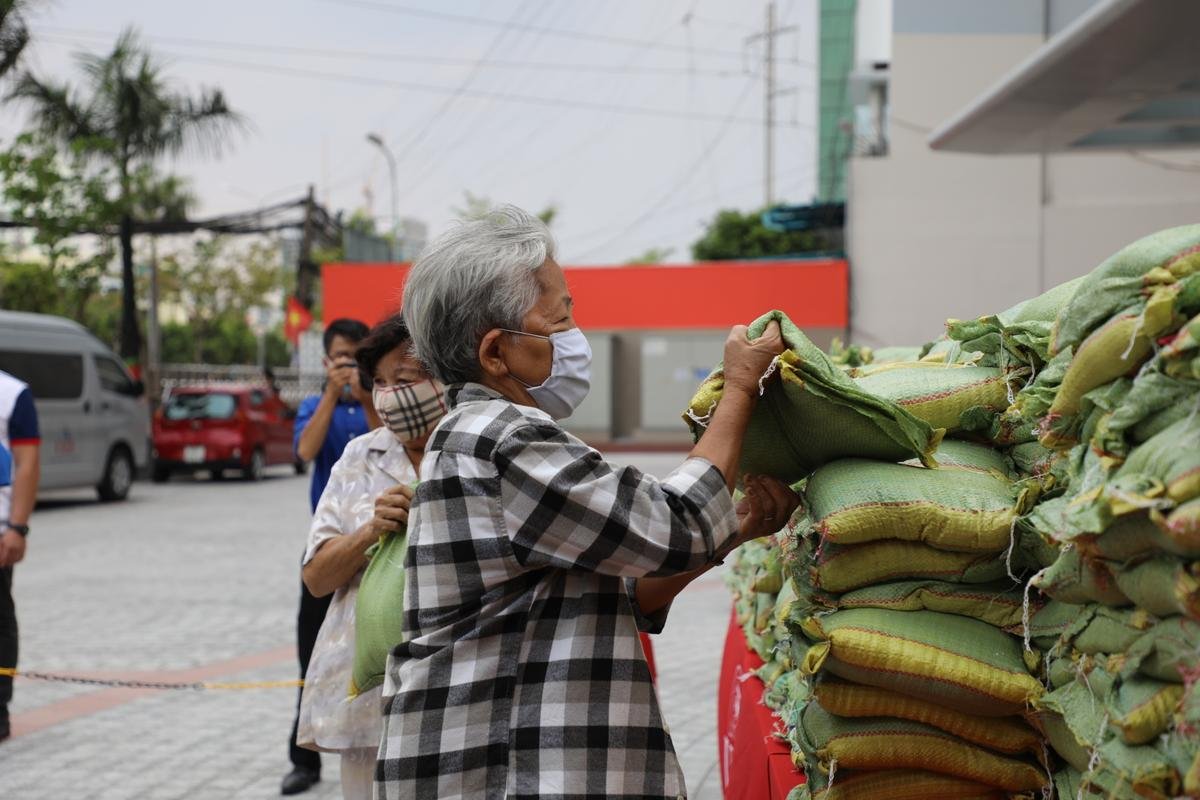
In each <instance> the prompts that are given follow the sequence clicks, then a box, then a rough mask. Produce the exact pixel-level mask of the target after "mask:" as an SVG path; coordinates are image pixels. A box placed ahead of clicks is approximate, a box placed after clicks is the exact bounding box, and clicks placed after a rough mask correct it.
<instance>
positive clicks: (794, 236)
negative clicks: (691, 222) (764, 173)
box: [692, 209, 824, 261]
mask: <svg viewBox="0 0 1200 800" xmlns="http://www.w3.org/2000/svg"><path fill="white" fill-rule="evenodd" d="M823 247H824V243H823V242H822V240H821V238H820V237H819V236H817V235H815V234H813V233H809V232H806V231H789V232H784V233H780V232H778V231H772V230H769V229H768V228H767V227H766V226H765V225H763V224H762V210H761V209H760V210H757V211H750V212H744V211H737V210H735V209H725V210H722V211H718V212H717V215H716V216H715V217H714V218H713V220H712V221H711V222H710V223H708V228H707V229H706V230H705V232H704V235H703V236H702V237H700V239H699V240H697V241H696V242H695V243H694V244H693V245H692V257H693V258H694V259H696V260H697V261H725V260H730V259H740V258H770V257H772V256H790V255H800V254H802V253H811V252H814V251H819V250H821V249H823Z"/></svg>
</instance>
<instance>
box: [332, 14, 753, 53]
mask: <svg viewBox="0 0 1200 800" xmlns="http://www.w3.org/2000/svg"><path fill="white" fill-rule="evenodd" d="M322 2H325V3H331V4H333V5H339V6H352V7H356V8H365V9H371V10H373V11H385V12H388V13H391V14H404V15H408V16H416V17H425V18H427V19H438V20H444V21H447V22H456V23H462V24H467V25H484V26H504V25H505V23H504V21H503V20H498V19H492V18H489V17H472V16H469V15H466V14H452V13H449V12H445V11H434V10H432V9H427V8H413V7H412V6H401V5H396V4H393V3H384V2H379V0H322ZM521 27H524V28H525V29H526V30H530V31H533V32H535V33H536V32H543V33H546V34H549V35H551V36H559V37H563V38H569V39H577V40H579V41H585V42H597V43H601V44H613V45H621V46H623V47H637V48H642V49H647V50H663V51H675V52H679V51H681V50H683V49H684V48H682V47H680V46H678V45H669V44H664V43H662V42H656V41H654V40H652V39H630V38H628V37H624V36H612V35H610V34H605V33H591V32H589V31H577V30H565V29H561V28H547V27H544V26H539V25H524V26H521ZM696 52H698V53H702V54H704V55H713V56H724V57H726V58H737V59H740V58H741V57H742V54H741V51H738V50H722V49H719V48H713V47H706V48H698V49H697V51H696Z"/></svg>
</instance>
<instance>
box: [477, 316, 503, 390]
mask: <svg viewBox="0 0 1200 800" xmlns="http://www.w3.org/2000/svg"><path fill="white" fill-rule="evenodd" d="M479 367H480V369H482V370H483V374H484V375H487V376H489V377H492V378H503V377H505V376H506V375H508V364H507V363H505V361H504V331H502V330H500V329H499V328H492V329H491V330H490V331H488V332H487V333H485V334H484V335H483V339H482V340H481V341H480V342H479Z"/></svg>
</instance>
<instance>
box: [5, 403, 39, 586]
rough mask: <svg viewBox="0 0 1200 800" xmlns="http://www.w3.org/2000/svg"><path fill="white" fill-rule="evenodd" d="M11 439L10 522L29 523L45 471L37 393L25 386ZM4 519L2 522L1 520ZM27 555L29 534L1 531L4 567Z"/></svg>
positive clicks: (15, 409)
mask: <svg viewBox="0 0 1200 800" xmlns="http://www.w3.org/2000/svg"><path fill="white" fill-rule="evenodd" d="M8 435H9V441H10V442H11V445H12V446H11V450H12V462H13V474H12V489H11V491H12V502H11V503H10V504H9V509H8V522H9V523H11V524H13V525H28V524H29V517H30V515H32V514H33V506H34V503H35V502H36V501H37V490H38V478H39V476H40V474H41V467H40V464H39V459H40V456H39V452H38V448H39V447H40V444H41V439H40V433H39V431H38V421H37V410H36V409H35V408H34V405H33V394H32V393H30V391H29V390H28V389H25V390H24V391H23V392H21V394H20V395H18V397H17V402H16V404H15V405H14V406H13V411H12V414H11V416H10V417H9V424H8ZM0 522H2V521H0ZM24 557H25V537H24V536H22V535H21V534H20V533H18V532H17V531H15V530H13V529H12V528H7V527H6V528H5V529H4V530H3V531H0V567H11V566H12V565H13V564H16V563H18V562H19V561H21V559H23V558H24Z"/></svg>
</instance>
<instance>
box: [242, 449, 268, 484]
mask: <svg viewBox="0 0 1200 800" xmlns="http://www.w3.org/2000/svg"><path fill="white" fill-rule="evenodd" d="M266 466H267V462H266V459H265V458H264V457H263V451H262V450H255V451H254V452H253V453H251V454H250V463H249V464H247V465H246V466H245V467H243V468H242V478H244V479H245V480H248V481H261V480H262V478H263V470H264V469H266Z"/></svg>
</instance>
